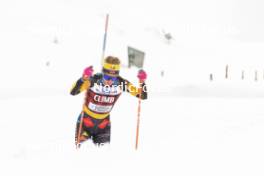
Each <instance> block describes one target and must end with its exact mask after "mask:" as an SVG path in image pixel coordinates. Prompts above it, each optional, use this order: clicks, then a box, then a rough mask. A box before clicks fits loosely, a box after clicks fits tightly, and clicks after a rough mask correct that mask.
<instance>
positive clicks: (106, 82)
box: [103, 74, 117, 86]
mask: <svg viewBox="0 0 264 176" xmlns="http://www.w3.org/2000/svg"><path fill="white" fill-rule="evenodd" d="M116 79H117V78H116V77H113V76H109V75H107V74H104V77H103V80H104V85H107V86H111V85H112V84H113V83H114V81H115V80H116Z"/></svg>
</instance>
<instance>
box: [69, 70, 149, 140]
mask: <svg viewBox="0 0 264 176" xmlns="http://www.w3.org/2000/svg"><path fill="white" fill-rule="evenodd" d="M103 82H104V81H103V74H102V73H97V74H95V75H93V76H91V77H90V79H89V80H83V79H82V78H80V79H79V80H78V81H77V82H76V83H75V84H74V86H73V88H72V90H71V94H72V95H77V94H79V93H80V92H82V91H86V97H85V103H84V106H83V113H84V115H83V123H82V128H81V129H82V130H81V132H80V134H81V135H80V139H79V141H80V143H82V142H84V141H86V140H87V139H92V141H93V143H95V144H104V143H109V142H110V128H111V123H110V112H111V110H112V108H113V106H114V104H115V102H116V101H117V99H118V98H119V96H120V95H121V93H122V92H129V93H130V94H131V95H133V96H135V97H138V98H141V99H143V100H144V99H147V91H146V85H145V83H142V84H141V87H140V88H137V87H135V86H134V85H132V84H131V83H130V82H129V81H127V80H125V79H123V78H122V77H120V76H118V77H117V79H116V80H115V81H114V82H113V85H112V86H104V84H103ZM81 114H82V113H81ZM81 114H80V115H79V118H78V120H77V124H76V132H75V142H76V143H77V137H78V131H79V126H80V119H81Z"/></svg>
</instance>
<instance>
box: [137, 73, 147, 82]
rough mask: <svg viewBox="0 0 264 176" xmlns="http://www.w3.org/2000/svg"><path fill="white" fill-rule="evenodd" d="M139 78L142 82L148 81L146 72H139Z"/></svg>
mask: <svg viewBox="0 0 264 176" xmlns="http://www.w3.org/2000/svg"><path fill="white" fill-rule="evenodd" d="M137 77H138V79H139V80H140V81H141V82H142V81H145V80H146V79H147V73H146V72H145V71H144V70H139V71H138V75H137Z"/></svg>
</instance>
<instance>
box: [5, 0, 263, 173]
mask: <svg viewBox="0 0 264 176" xmlns="http://www.w3.org/2000/svg"><path fill="white" fill-rule="evenodd" d="M151 3H152V4H150V3H149V2H148V1H139V0H134V1H130V2H129V1H111V2H110V1H109V2H108V1H106V0H100V1H97V2H93V3H91V2H88V1H84V0H77V1H71V0H57V1H54V0H53V1H52V0H46V1H40V0H37V1H36V0H34V1H33V0H24V1H18V0H10V1H1V2H0V21H1V23H0V48H1V50H0V80H1V85H0V139H1V140H0V144H1V145H0V175H45V176H46V175H77V174H85V175H95V174H96V175H133V176H135V175H173V176H174V175H181V176H185V175H186V176H187V175H188V176H196V175H202V176H206V175H208V176H212V175H213V176H218V175H219V176H223V175H225V176H226V175H228V176H234V175H237V176H240V175H247V176H252V175H254V176H258V175H259V176H261V175H263V174H264V171H263V164H264V159H263V158H264V152H263V148H264V141H263V136H264V108H263V107H262V106H263V104H264V103H263V102H264V80H263V68H264V65H263V63H264V62H263V59H262V58H263V56H264V54H263V52H262V50H263V46H264V43H263V41H262V34H260V33H257V32H258V31H259V29H262V27H263V26H262V23H261V17H259V16H261V13H260V10H261V8H260V7H262V5H263V3H262V2H260V1H257V0H255V1H250V2H249V1H240V3H237V2H236V1H227V0H226V1H221V2H220V1H209V0H202V1H199V2H198V1H194V0H188V1H186V2H178V1H177V2H173V3H176V5H173V3H172V2H171V1H162V2H161V1H156V2H151ZM190 4H192V5H190ZM253 4H255V5H253ZM247 5H248V6H247ZM246 9H247V10H249V11H250V10H251V11H252V10H255V11H256V13H254V14H251V13H249V12H248V11H243V10H246ZM107 12H109V13H110V24H109V35H108V39H107V40H108V41H107V50H106V54H107V55H108V54H111V55H116V56H118V57H120V58H121V60H122V63H123V64H124V65H126V64H127V56H126V52H127V50H126V47H127V46H128V45H129V46H134V47H136V48H139V49H142V50H144V51H145V52H146V63H145V69H146V70H147V72H148V74H149V79H148V81H147V83H148V85H149V99H148V100H146V101H144V102H143V103H142V113H141V126H140V139H139V150H138V151H135V150H134V145H135V132H136V117H137V103H138V101H137V99H136V98H134V97H131V96H130V95H128V94H126V93H124V94H123V95H122V96H121V98H120V100H119V101H118V102H117V104H116V105H115V108H114V110H113V112H112V114H111V118H112V136H111V137H112V138H111V145H110V146H105V147H103V148H96V147H94V146H93V145H92V144H91V143H90V142H87V143H86V144H85V145H84V146H83V147H82V148H81V149H80V150H79V151H76V150H75V146H74V130H75V123H76V119H77V116H78V114H79V113H80V110H81V106H82V103H83V96H82V95H79V96H74V97H73V96H70V95H69V90H70V88H71V85H72V84H73V82H74V81H75V80H76V79H78V78H79V76H80V75H81V73H82V70H83V68H84V67H86V66H89V65H94V66H95V70H96V71H100V70H101V68H100V59H101V58H100V57H101V52H102V51H101V50H102V40H103V32H104V17H105V14H106V13H107ZM224 12H225V13H224ZM259 13H260V14H259ZM254 15H256V16H254ZM240 16H241V17H240ZM245 17H247V18H245ZM254 17H258V18H254ZM262 17H263V15H262ZM242 18H244V21H243V20H242ZM253 18H254V20H255V21H253V22H252V21H251V20H250V19H253ZM247 25H249V26H247ZM245 26H246V27H245ZM255 27H256V28H257V27H258V30H256V33H254V34H252V35H249V34H250V31H251V30H253V29H254V28H255ZM246 29H247V30H246ZM163 30H165V31H167V32H171V33H172V35H173V36H174V38H175V39H174V41H172V43H171V44H168V43H167V42H166V41H164V38H163V35H162V31H163ZM251 32H252V31H251ZM258 34H259V36H258ZM256 36H258V40H256V38H257V37H256ZM227 64H228V65H229V66H230V78H229V79H228V80H225V79H224V75H225V73H224V69H225V66H226V65H227ZM162 70H163V71H164V77H161V76H160V72H161V71H162ZM241 70H245V80H243V81H242V80H241V75H240V74H241ZM255 70H257V71H258V81H255V80H254V73H255ZM136 73H137V69H135V68H133V69H127V68H125V67H124V68H122V71H121V74H122V75H123V76H124V77H126V78H128V79H129V80H131V81H132V82H134V83H135V84H136V83H137V82H136V81H137V80H136ZM211 73H212V74H213V75H214V80H213V81H209V74H211Z"/></svg>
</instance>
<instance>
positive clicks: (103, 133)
mask: <svg viewBox="0 0 264 176" xmlns="http://www.w3.org/2000/svg"><path fill="white" fill-rule="evenodd" d="M110 136H111V123H110V120H109V118H107V119H104V120H103V121H102V122H101V123H100V124H99V125H98V131H97V133H96V134H94V135H93V138H92V139H93V143H94V144H96V145H98V146H101V145H103V144H105V143H110Z"/></svg>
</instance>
